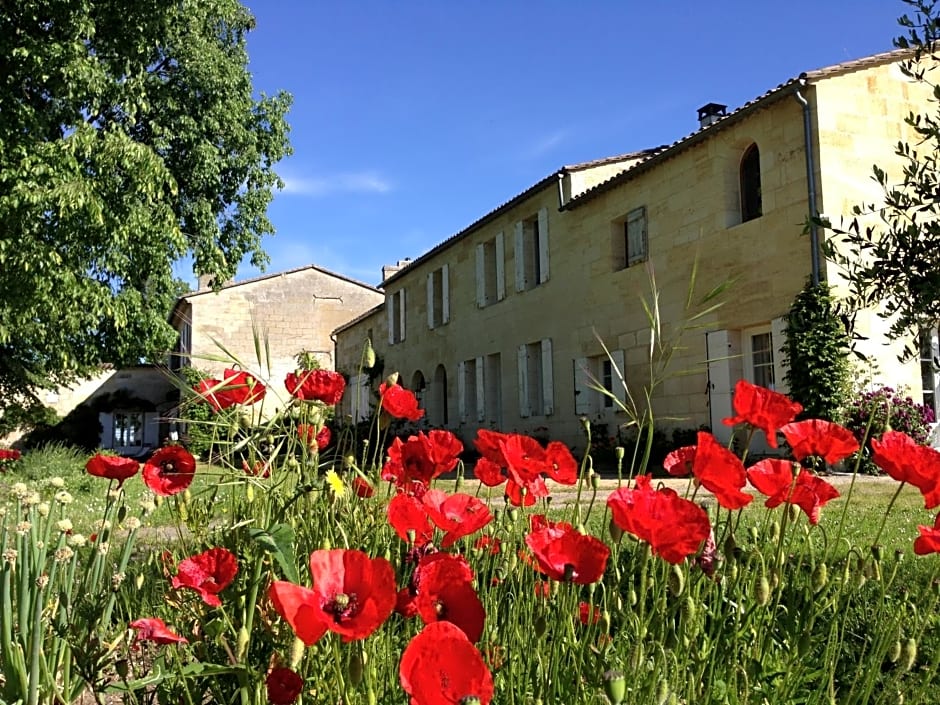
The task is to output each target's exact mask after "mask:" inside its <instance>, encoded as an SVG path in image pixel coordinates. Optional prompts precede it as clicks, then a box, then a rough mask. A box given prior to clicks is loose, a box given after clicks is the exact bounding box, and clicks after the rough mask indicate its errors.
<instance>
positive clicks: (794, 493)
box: [747, 458, 839, 524]
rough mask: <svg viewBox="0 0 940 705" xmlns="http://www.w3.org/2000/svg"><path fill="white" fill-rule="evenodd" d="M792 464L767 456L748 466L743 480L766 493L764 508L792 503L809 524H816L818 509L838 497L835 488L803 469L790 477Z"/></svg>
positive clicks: (792, 468) (793, 465)
mask: <svg viewBox="0 0 940 705" xmlns="http://www.w3.org/2000/svg"><path fill="white" fill-rule="evenodd" d="M794 467H799V466H797V465H795V464H794V463H793V462H791V461H789V460H779V459H776V458H768V459H766V460H761V461H760V462H759V463H755V464H754V465H752V466H751V467H750V468H748V471H747V479H748V480H750V481H751V484H752V485H754V487H756V488H757V490H758V491H759V492H761V493H762V494H765V495H767V501H766V502H764V506H765V507H767V508H769V509H773V508H774V507H777V506H779V505H781V504H783V503H784V502H788V503H790V504H795V505H796V506H798V507H799V508H800V509H802V510H803V511H804V512H805V513H806V516H808V517H809V522H810V524H817V523H818V522H819V511H820V509H822V508H823V506H825V504H826V503H827V502H829V500H831V499H835V498H836V497H838V496H839V491H838V490H837V489H836V488H835V487H833V486H832V485H830V484H829V483H828V482H826V481H825V480H823V479H822V478H820V477H817V476H816V475H813V474H812V473H810V472H808V471H807V470H806V469H805V468H800V470H799V472H798V473H797V474H796V476H795V477H794V474H793V470H794Z"/></svg>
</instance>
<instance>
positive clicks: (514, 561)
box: [508, 551, 519, 572]
mask: <svg viewBox="0 0 940 705" xmlns="http://www.w3.org/2000/svg"><path fill="white" fill-rule="evenodd" d="M518 567H519V554H518V553H516V552H515V551H513V552H512V553H510V554H509V565H508V568H509V571H510V572H515V570H516V568H518Z"/></svg>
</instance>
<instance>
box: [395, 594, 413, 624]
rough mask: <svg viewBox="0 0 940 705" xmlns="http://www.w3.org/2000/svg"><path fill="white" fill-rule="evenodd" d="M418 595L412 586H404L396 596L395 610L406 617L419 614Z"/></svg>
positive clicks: (409, 617)
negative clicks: (412, 589)
mask: <svg viewBox="0 0 940 705" xmlns="http://www.w3.org/2000/svg"><path fill="white" fill-rule="evenodd" d="M416 600H417V596H416V595H415V594H414V593H413V592H412V591H411V588H410V587H403V588H402V589H401V590H399V591H398V595H397V596H396V598H395V611H396V612H397V613H398V614H400V615H401V616H402V617H404V618H405V619H411V618H412V617H417V616H418V605H417V601H416Z"/></svg>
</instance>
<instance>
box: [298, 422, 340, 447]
mask: <svg viewBox="0 0 940 705" xmlns="http://www.w3.org/2000/svg"><path fill="white" fill-rule="evenodd" d="M297 435H298V436H300V440H301V441H303V442H304V443H305V444H306V445H307V446H309V447H310V448H314V447H316V449H317V450H324V449H325V448H326V447H327V446H328V445H330V439H331V438H332V437H333V434H332V433H330V428H329V426H324V427H323V428H321V429H320V430H319V431H317V427H316V426H313V425H312V424H306V423H302V424H298V425H297Z"/></svg>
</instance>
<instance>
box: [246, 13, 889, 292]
mask: <svg viewBox="0 0 940 705" xmlns="http://www.w3.org/2000/svg"><path fill="white" fill-rule="evenodd" d="M244 1H245V4H247V5H248V7H249V8H250V9H251V11H252V12H253V13H254V15H255V18H256V20H257V29H256V30H255V31H254V32H252V33H251V34H250V35H249V40H248V42H249V43H248V50H249V54H250V66H249V69H250V71H251V72H252V74H253V77H254V82H255V88H256V89H257V90H258V91H265V92H267V93H273V92H275V91H277V90H282V89H283V90H286V91H288V92H289V93H291V94H292V95H293V97H294V104H293V108H292V110H291V112H290V114H289V116H288V120H289V122H290V124H291V142H292V144H293V148H294V155H293V156H292V157H290V158H289V159H287V160H285V161H283V162H281V163H280V164H279V165H278V167H277V171H278V173H279V174H280V175H281V177H282V178H283V179H284V181H285V183H286V188H285V189H284V190H283V191H281V192H279V193H278V194H277V195H276V196H275V199H274V202H273V203H272V205H271V208H270V211H269V215H270V217H271V220H272V222H273V223H274V226H275V228H276V230H277V234H276V235H275V236H274V237H271V238H267V239H266V240H265V249H266V251H267V252H268V254H269V255H270V257H271V264H270V266H269V267H268V269H267V271H268V272H277V271H281V270H284V269H290V268H293V267H298V266H302V265H305V264H311V263H313V264H318V265H320V266H323V267H326V268H327V269H331V270H334V271H336V272H339V273H341V274H344V275H346V276H349V277H353V278H355V279H359V280H361V281H364V282H366V283H369V284H377V283H378V282H379V279H380V271H381V267H382V265H383V264H384V263H390V262H394V261H395V260H397V259H400V258H404V257H417V256H419V255H421V254H422V253H424V252H426V251H427V250H429V249H430V248H432V247H433V246H434V245H436V244H438V243H439V242H441V241H442V240H444V239H446V238H448V237H450V236H451V235H453V234H454V233H457V232H459V231H460V230H462V229H463V228H465V227H466V226H467V225H469V224H470V223H472V222H473V221H475V220H476V219H477V218H479V217H481V216H482V215H484V214H485V213H487V212H489V211H490V210H492V209H493V208H495V207H497V206H498V205H500V204H501V203H503V202H505V201H507V200H508V199H510V198H512V197H513V196H514V195H516V194H517V193H519V192H521V191H523V190H525V189H526V188H528V187H529V186H530V185H532V184H533V183H535V182H537V181H539V180H540V179H542V178H543V177H545V176H547V175H549V174H551V173H552V172H553V171H555V170H556V169H557V168H559V167H560V166H562V165H565V164H571V163H576V162H582V161H587V160H591V159H598V158H601V157H606V156H611V155H614V154H622V153H625V152H630V151H634V150H638V149H643V148H647V147H652V146H656V145H660V144H667V143H671V142H674V141H675V140H677V139H679V138H680V137H683V136H685V135H687V134H688V133H690V132H692V131H694V130H695V129H696V128H697V122H696V109H697V108H699V107H700V106H702V105H704V104H705V103H709V102H718V103H725V104H727V105H728V106H729V109H733V108H736V107H738V106H740V105H741V104H742V103H744V102H746V101H748V100H750V99H752V98H754V97H756V96H757V95H759V94H761V93H763V92H764V91H766V90H768V89H769V88H772V87H774V86H776V85H777V84H779V83H782V82H784V81H786V80H787V79H789V78H792V77H794V76H797V75H798V74H799V73H801V72H802V71H806V70H809V69H814V68H820V67H822V66H827V65H830V64H835V63H839V62H842V61H847V60H850V59H855V58H859V57H862V56H866V55H869V54H874V53H877V52H880V51H886V50H888V49H890V48H891V39H892V38H893V37H894V36H895V35H897V34H898V33H899V28H898V26H897V24H896V18H897V17H898V16H899V15H901V14H903V13H904V12H905V10H906V6H905V5H903V4H902V3H901V2H900V1H899V0H897V1H896V0H787V1H786V2H766V1H764V0H749V1H748V0H715V1H713V2H708V3H704V2H688V1H685V0H677V1H676V2H670V3H665V2H655V1H650V0H647V1H645V2H635V1H633V0H606V1H600V0H583V1H582V2H573V1H571V0H568V1H564V2H562V1H555V0H542V1H539V2H535V0H530V1H528V2H523V1H522V0H501V1H497V0H475V1H471V0H464V1H463V2H458V1H457V0H453V1H444V0H436V1H433V2H432V1H430V0H427V1H421V2H417V1H409V0H404V1H400V2H399V1H396V2H393V1H392V0H385V1H379V0H356V1H355V2H339V1H338V0H313V1H311V2H299V1H297V0H293V1H291V0H244ZM257 274H259V272H258V271H257V270H255V269H252V268H251V267H249V266H244V267H243V268H242V269H241V270H240V272H239V278H244V277H249V276H256V275H257Z"/></svg>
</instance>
